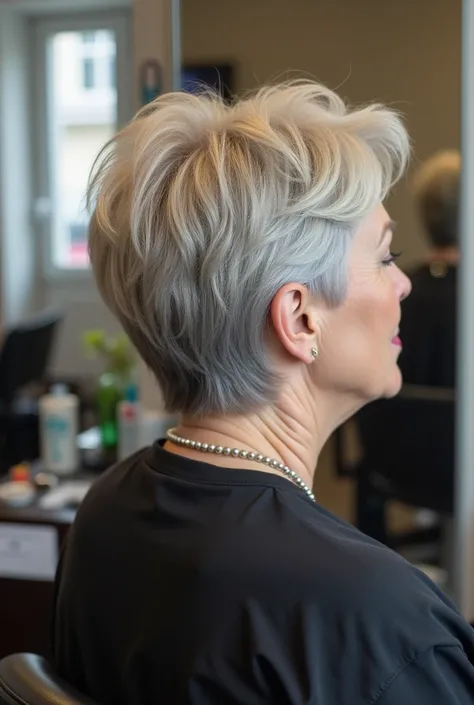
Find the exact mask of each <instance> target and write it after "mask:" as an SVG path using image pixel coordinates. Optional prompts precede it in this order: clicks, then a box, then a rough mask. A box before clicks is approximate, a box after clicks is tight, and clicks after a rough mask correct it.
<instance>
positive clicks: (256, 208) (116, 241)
mask: <svg viewBox="0 0 474 705" xmlns="http://www.w3.org/2000/svg"><path fill="white" fill-rule="evenodd" d="M409 151H410V148H409V139H408V136H407V133H406V130H405V128H404V126H403V123H402V121H401V119H400V117H399V116H398V115H397V113H396V112H394V111H392V110H389V109H386V108H385V107H383V106H381V105H368V106H365V107H362V108H360V109H353V110H351V109H349V108H348V107H346V105H345V103H344V102H343V100H341V98H339V97H338V96H337V95H336V94H335V93H333V92H332V91H331V90H329V89H328V88H326V87H324V86H322V85H320V84H317V83H314V82H308V81H304V82H296V83H290V84H283V85H276V86H268V87H264V88H261V89H260V90H258V91H257V92H256V93H254V94H252V95H249V96H246V97H244V98H243V99H240V100H237V101H235V102H234V103H233V104H231V105H228V104H226V103H225V102H224V101H223V100H222V99H221V98H220V97H219V96H217V95H214V94H204V95H200V96H196V95H189V94H185V93H170V94H167V95H164V96H162V97H160V98H158V99H157V100H155V101H154V102H153V103H151V104H150V105H148V106H146V107H145V108H143V109H142V110H141V111H140V112H139V113H138V114H137V116H136V118H135V119H134V120H133V121H132V122H131V123H130V124H128V125H127V126H126V127H125V128H124V129H123V130H122V131H121V132H119V133H118V134H117V135H116V136H115V137H114V139H113V140H112V141H111V142H110V143H109V144H108V145H107V146H106V148H105V149H104V150H103V152H102V154H101V155H100V156H99V159H98V161H97V163H96V166H95V169H94V172H93V176H92V179H91V183H90V188H89V203H90V207H91V208H92V210H93V217H92V220H91V226H90V235H89V247H90V258H91V263H92V268H93V272H94V275H95V278H96V281H97V284H98V286H99V289H100V291H101V294H102V296H103V298H104V300H105V302H106V303H107V304H108V306H109V307H110V309H111V310H112V311H113V312H114V313H115V314H116V316H117V317H118V318H119V319H120V321H121V323H122V325H123V327H124V328H125V330H126V331H127V333H128V334H129V336H130V338H131V339H132V341H133V342H134V344H135V346H136V347H137V349H138V351H139V353H140V355H141V356H142V358H143V360H144V361H145V362H146V364H147V365H148V366H149V367H150V368H151V370H152V371H153V373H154V375H155V376H156V378H157V380H158V382H159V385H160V387H161V389H162V391H163V396H164V400H165V403H166V406H167V408H168V410H170V411H178V412H183V413H189V414H197V415H207V414H214V413H224V414H228V413H245V412H248V411H250V410H253V409H255V408H258V407H259V406H261V405H264V404H267V403H269V402H271V401H272V400H274V399H275V397H276V396H277V394H278V387H279V384H280V380H279V378H278V376H277V374H276V372H275V370H274V369H273V367H272V364H271V359H270V357H269V354H268V350H267V346H266V339H267V337H266V332H267V330H268V317H269V307H270V304H271V301H272V299H273V297H274V296H275V294H276V292H277V291H278V290H279V289H280V287H282V286H283V285H284V284H286V283H288V282H293V281H294V282H299V283H302V284H304V285H306V286H307V287H308V289H309V290H310V291H311V292H312V294H313V295H314V296H315V297H320V298H321V299H324V300H325V301H326V302H328V303H329V304H330V305H333V306H337V305H339V304H340V303H341V302H342V301H343V300H344V297H345V294H346V286H347V253H348V249H349V246H350V243H351V240H352V237H353V235H354V232H355V230H356V229H357V227H358V225H359V224H360V223H361V221H362V220H363V219H364V218H365V217H366V216H367V215H368V214H369V213H370V212H371V211H372V210H373V209H374V208H375V207H376V206H377V204H378V203H379V202H380V201H382V200H383V199H384V198H385V196H386V195H387V193H388V191H389V189H390V187H391V186H392V184H393V183H394V182H395V181H396V180H397V179H398V178H399V177H400V175H401V174H402V172H403V170H404V168H405V166H406V163H407V160H408V157H409Z"/></svg>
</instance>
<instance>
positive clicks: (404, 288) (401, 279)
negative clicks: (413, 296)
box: [397, 267, 411, 301]
mask: <svg viewBox="0 0 474 705" xmlns="http://www.w3.org/2000/svg"><path fill="white" fill-rule="evenodd" d="M397 275H398V282H397V284H398V286H397V289H398V295H399V298H400V301H403V300H404V299H406V298H407V296H410V293H411V281H410V279H409V278H408V277H407V275H406V274H405V272H402V270H401V269H398V267H397Z"/></svg>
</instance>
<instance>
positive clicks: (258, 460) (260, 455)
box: [255, 453, 263, 463]
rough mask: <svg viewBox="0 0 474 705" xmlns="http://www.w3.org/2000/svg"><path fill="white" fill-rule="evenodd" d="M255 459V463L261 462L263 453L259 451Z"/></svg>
mask: <svg viewBox="0 0 474 705" xmlns="http://www.w3.org/2000/svg"><path fill="white" fill-rule="evenodd" d="M255 460H256V461H257V463H263V455H262V454H261V453H259V454H258V455H257V457H256V458H255Z"/></svg>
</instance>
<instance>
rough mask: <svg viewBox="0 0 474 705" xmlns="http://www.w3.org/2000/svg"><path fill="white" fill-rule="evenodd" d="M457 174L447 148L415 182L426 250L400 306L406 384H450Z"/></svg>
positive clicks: (457, 164)
mask: <svg viewBox="0 0 474 705" xmlns="http://www.w3.org/2000/svg"><path fill="white" fill-rule="evenodd" d="M460 175H461V155H460V154H459V152H457V151H456V150H448V151H444V152H438V153H437V154H435V155H434V156H433V157H431V159H428V161H427V162H425V164H423V166H422V167H421V168H420V170H419V171H418V173H417V175H416V179H415V182H414V195H415V200H416V205H417V209H418V212H419V214H420V219H421V222H422V225H423V228H424V230H425V232H426V234H427V236H428V238H429V244H430V252H429V255H428V259H427V262H425V263H424V264H423V265H421V266H420V267H418V268H417V269H416V270H415V271H414V272H413V273H412V275H411V279H412V284H413V293H412V295H411V296H410V298H409V299H408V300H407V301H406V302H404V304H403V317H402V324H401V332H402V339H403V345H404V349H403V353H402V355H401V357H400V367H401V370H402V373H403V379H404V380H405V382H410V383H411V384H422V385H428V386H434V387H454V386H455V371H456V337H457V330H456V310H457V286H458V283H457V265H458V261H459V249H458V230H459V190H460V185H459V182H460Z"/></svg>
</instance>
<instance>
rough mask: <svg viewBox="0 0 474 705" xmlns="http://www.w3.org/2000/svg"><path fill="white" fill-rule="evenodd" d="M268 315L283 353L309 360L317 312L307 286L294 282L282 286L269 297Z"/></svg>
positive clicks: (312, 356)
mask: <svg viewBox="0 0 474 705" xmlns="http://www.w3.org/2000/svg"><path fill="white" fill-rule="evenodd" d="M270 318H271V321H272V324H273V328H274V331H275V334H276V336H277V338H278V340H279V342H280V344H281V345H282V346H283V348H284V349H285V350H286V352H287V353H289V354H290V355H292V356H293V357H296V358H298V359H299V360H301V361H302V362H306V363H307V364H309V363H311V362H313V361H314V359H315V357H316V356H317V352H316V353H315V351H317V350H318V334H319V331H318V324H317V321H318V315H317V307H316V304H315V302H314V300H313V298H312V296H311V294H310V292H309V290H308V289H307V287H306V286H304V285H303V284H298V283H290V284H285V286H282V288H281V289H279V290H278V291H277V293H276V294H275V296H274V297H273V301H272V303H271V306H270Z"/></svg>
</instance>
